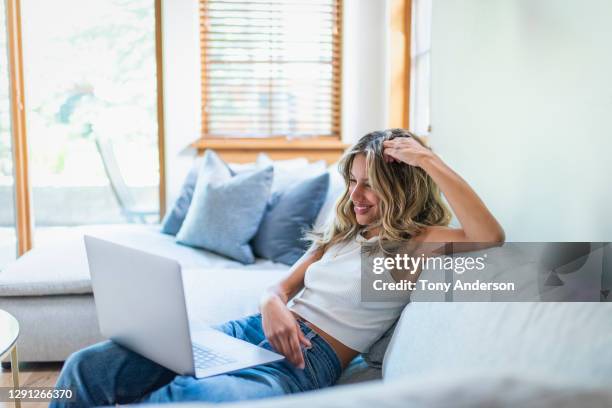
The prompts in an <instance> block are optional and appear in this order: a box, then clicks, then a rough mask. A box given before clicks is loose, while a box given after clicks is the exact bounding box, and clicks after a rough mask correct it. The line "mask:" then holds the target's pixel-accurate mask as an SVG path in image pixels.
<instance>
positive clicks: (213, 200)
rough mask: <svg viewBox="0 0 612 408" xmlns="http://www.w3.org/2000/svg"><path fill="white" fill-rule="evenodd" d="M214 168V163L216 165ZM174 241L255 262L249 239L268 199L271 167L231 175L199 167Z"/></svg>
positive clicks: (271, 178)
mask: <svg viewBox="0 0 612 408" xmlns="http://www.w3.org/2000/svg"><path fill="white" fill-rule="evenodd" d="M217 167H218V164H217ZM201 170H202V171H200V173H199V174H198V181H197V183H196V187H195V191H194V193H193V199H192V201H191V206H190V207H189V211H188V212H187V215H186V216H185V221H184V222H183V226H182V227H181V229H180V231H179V232H178V234H177V235H176V239H177V242H179V243H181V244H185V245H189V246H194V247H199V248H204V249H207V250H209V251H213V252H216V253H218V254H221V255H224V256H227V257H229V258H232V259H235V260H237V261H239V262H242V263H244V264H250V263H254V262H255V257H254V255H253V251H252V249H251V247H250V246H249V241H250V240H251V238H253V236H254V235H255V233H256V232H257V227H258V226H259V224H260V222H261V219H262V217H263V214H264V211H265V209H266V203H267V202H268V199H269V198H270V191H271V187H272V180H273V176H274V173H273V168H272V166H268V167H266V168H264V169H263V170H259V171H255V172H247V173H240V174H238V175H236V176H235V177H232V176H231V174H229V170H228V172H227V173H223V172H221V174H216V175H215V176H213V177H210V176H208V177H207V174H206V173H205V172H206V171H207V169H206V166H202V168H201Z"/></svg>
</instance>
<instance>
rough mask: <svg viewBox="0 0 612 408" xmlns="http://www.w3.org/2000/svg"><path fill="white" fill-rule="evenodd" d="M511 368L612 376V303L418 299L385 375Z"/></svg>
mask: <svg viewBox="0 0 612 408" xmlns="http://www.w3.org/2000/svg"><path fill="white" fill-rule="evenodd" d="M476 369H491V371H493V370H495V369H502V370H504V369H512V370H518V371H521V372H528V373H531V374H537V375H539V376H542V377H557V378H558V377H561V378H563V379H565V380H567V381H571V382H572V383H581V384H584V385H598V384H599V385H605V384H608V385H609V384H610V383H611V382H612V303H596V302H565V303H561V302H548V303H545V302H543V303H535V302H525V303H510V302H500V303H467V302H466V303H441V302H413V303H411V304H409V305H408V306H407V307H406V308H405V309H404V311H403V313H402V316H401V317H400V320H399V323H398V325H397V328H396V330H395V333H394V334H393V338H392V339H391V342H390V344H389V348H388V349H387V353H386V354H385V359H384V363H383V376H384V378H385V380H387V379H395V378H399V377H413V378H416V377H419V376H421V375H424V374H431V373H435V372H440V373H441V374H442V373H448V372H451V371H452V372H465V371H466V370H476Z"/></svg>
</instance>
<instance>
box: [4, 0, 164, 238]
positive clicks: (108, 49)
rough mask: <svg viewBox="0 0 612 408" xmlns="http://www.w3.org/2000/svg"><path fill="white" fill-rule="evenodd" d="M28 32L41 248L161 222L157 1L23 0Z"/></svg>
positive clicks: (25, 44)
mask: <svg viewBox="0 0 612 408" xmlns="http://www.w3.org/2000/svg"><path fill="white" fill-rule="evenodd" d="M21 30H22V50H23V67H24V72H23V74H24V83H25V111H26V125H27V140H28V147H29V154H30V157H29V173H30V187H31V192H32V207H33V208H32V212H33V215H34V220H33V221H34V222H33V224H34V226H35V229H34V245H38V244H40V243H44V241H47V240H54V239H56V238H57V234H61V233H62V231H63V230H64V229H65V227H67V226H75V225H84V224H109V223H126V222H153V221H156V220H158V218H159V213H158V208H159V183H160V178H159V156H158V150H157V149H158V133H157V132H158V131H157V104H156V103H157V94H156V45H155V1H154V0H87V1H82V0H53V1H47V0H21ZM2 66H3V67H4V66H6V65H5V64H2ZM2 89H5V88H4V87H2ZM0 97H4V95H3V94H0ZM0 109H2V108H0ZM0 112H4V111H0ZM0 126H1V125H0ZM2 131H3V132H4V128H2ZM2 135H3V136H2V138H3V141H4V139H5V138H6V137H5V136H4V133H3V134H2ZM5 149H6V147H5V146H4V144H0V177H7V176H3V174H4V173H3V166H4V167H6V168H8V167H9V165H10V163H5V162H6V161H7V159H5V156H6V155H5V154H4V153H3V152H4V150H5ZM3 154H4V155H3ZM9 181H10V179H9V178H7V179H6V180H5V179H3V178H0V183H9ZM2 188H4V184H1V185H0V189H2ZM8 190H10V188H8ZM1 191H3V190H0V192H1ZM7 194H8V193H7ZM9 207H10V206H9ZM2 211H6V212H7V214H6V215H5V214H4V213H2V214H0V216H1V217H2V218H1V219H2V222H3V223H4V224H3V225H5V224H7V221H5V218H6V219H10V215H9V214H8V210H2Z"/></svg>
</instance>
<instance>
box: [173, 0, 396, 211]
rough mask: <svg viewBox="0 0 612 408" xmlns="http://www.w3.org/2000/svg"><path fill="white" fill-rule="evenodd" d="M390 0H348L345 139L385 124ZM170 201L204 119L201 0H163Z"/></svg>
mask: <svg viewBox="0 0 612 408" xmlns="http://www.w3.org/2000/svg"><path fill="white" fill-rule="evenodd" d="M387 3H388V0H344V33H343V34H344V48H343V62H344V67H343V76H342V79H343V83H342V92H343V96H342V101H343V109H342V128H343V139H344V140H346V141H347V142H349V143H350V142H351V141H354V140H356V139H358V138H359V137H360V136H362V135H364V134H366V133H368V132H370V131H373V130H377V129H382V128H385V126H386V123H387V116H388V115H387V111H388V107H387V104H388V99H389V98H388V90H387V88H388V87H387V82H388V74H387V71H388V70H387V58H386V55H387V40H388V30H387V21H388V18H387V13H388V5H387ZM162 12H163V19H162V20H163V22H162V24H163V28H162V31H163V46H164V109H165V120H166V126H165V134H166V180H167V195H166V197H167V205H168V207H169V206H171V205H172V203H173V202H174V199H175V197H176V195H177V193H178V192H179V190H180V187H181V184H182V182H183V178H184V176H185V174H186V173H187V171H188V170H189V167H190V166H191V163H192V160H193V155H194V154H195V152H194V151H193V150H191V149H188V148H187V146H188V145H189V144H190V143H191V142H193V141H195V140H196V139H198V138H199V136H200V121H201V104H200V55H199V31H198V30H199V27H198V1H197V0H166V1H163V2H162Z"/></svg>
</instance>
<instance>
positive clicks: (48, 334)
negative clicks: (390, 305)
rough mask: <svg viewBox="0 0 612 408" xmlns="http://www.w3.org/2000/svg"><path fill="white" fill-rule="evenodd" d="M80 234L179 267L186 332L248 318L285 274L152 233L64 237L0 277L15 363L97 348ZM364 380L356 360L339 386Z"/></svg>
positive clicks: (153, 229)
mask: <svg viewBox="0 0 612 408" xmlns="http://www.w3.org/2000/svg"><path fill="white" fill-rule="evenodd" d="M84 234H90V235H94V236H98V237H101V238H105V239H108V240H111V241H114V242H118V243H122V244H125V245H128V246H131V247H133V248H137V249H142V250H145V251H149V252H152V253H155V254H158V255H162V256H167V257H170V258H173V259H177V260H179V261H180V263H181V266H182V269H183V275H184V284H185V291H186V301H187V305H188V311H189V315H190V320H191V321H192V324H193V325H198V324H206V323H209V324H216V323H222V322H224V321H227V320H230V319H236V318H240V317H242V316H245V315H247V314H251V313H256V312H257V311H258V303H259V298H260V296H261V294H262V293H263V291H264V289H265V288H266V287H268V286H270V285H271V284H273V283H274V282H277V281H278V280H279V279H281V277H283V276H284V275H285V273H286V272H287V271H288V269H289V267H288V266H286V265H283V264H279V263H274V262H271V261H267V260H263V259H258V260H257V261H256V263H255V264H252V265H242V264H241V263H239V262H236V261H232V260H230V259H228V258H225V257H223V256H220V255H216V254H214V253H211V252H208V251H205V250H200V249H195V248H191V247H188V246H184V245H179V244H176V243H175V241H174V237H173V236H170V235H165V234H162V233H160V232H159V226H158V225H134V224H131V225H130V224H128V225H104V226H103V225H99V226H87V227H75V228H71V229H67V230H66V231H65V232H64V233H63V234H62V235H61V236H58V239H57V240H56V241H55V243H54V244H52V245H47V246H45V247H41V248H36V249H35V250H33V251H30V252H29V253H27V254H26V255H24V256H23V257H21V258H20V259H19V260H18V261H16V262H15V263H13V264H12V265H10V266H9V267H8V268H7V269H6V270H5V271H3V272H2V273H0V309H4V310H6V311H8V312H10V313H12V314H13V315H14V316H15V317H17V319H18V320H19V323H20V336H19V340H18V345H19V355H20V361H30V362H35V361H36V362H41V361H63V360H64V359H65V358H66V357H68V356H69V355H70V354H71V353H72V352H74V351H76V350H78V349H80V348H82V347H85V346H87V345H89V344H92V343H95V342H97V341H100V340H102V337H101V335H100V334H99V331H98V327H97V319H96V313H95V305H94V302H93V295H92V293H91V283H90V279H89V271H88V266H87V258H86V254H85V247H84V243H83V235H84ZM135 293H137V292H135ZM357 368H360V369H357ZM348 374H351V375H348ZM371 378H380V370H377V369H369V368H367V365H366V364H365V363H364V362H363V360H361V359H356V360H355V362H354V364H353V365H352V367H351V369H350V370H348V371H347V375H346V378H344V379H343V382H345V381H346V382H352V381H358V380H361V379H371Z"/></svg>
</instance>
